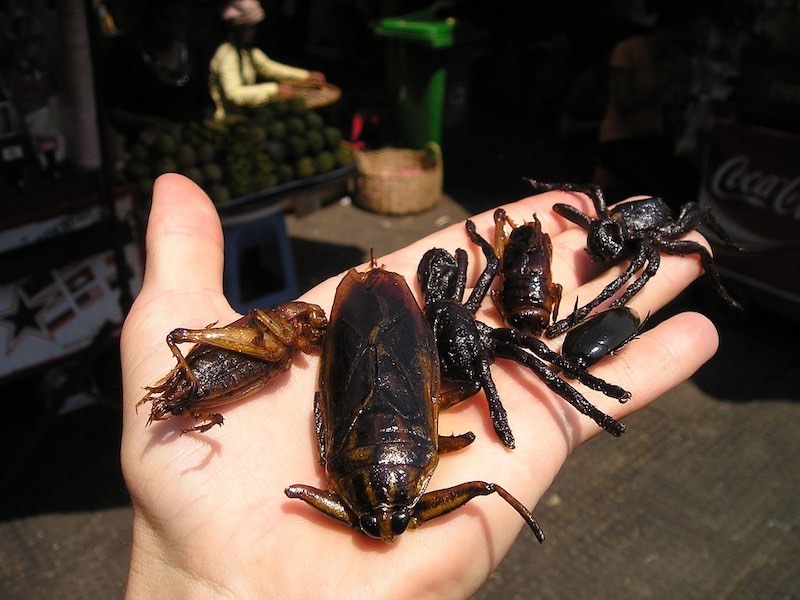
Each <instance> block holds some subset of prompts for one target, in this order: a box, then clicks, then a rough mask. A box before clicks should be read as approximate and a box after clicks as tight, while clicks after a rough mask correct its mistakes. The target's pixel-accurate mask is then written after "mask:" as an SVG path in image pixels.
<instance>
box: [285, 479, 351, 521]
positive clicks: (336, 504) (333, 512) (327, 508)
mask: <svg viewBox="0 0 800 600" xmlns="http://www.w3.org/2000/svg"><path fill="white" fill-rule="evenodd" d="M284 493H285V494H286V495H287V496H288V497H289V498H298V499H300V500H302V501H303V502H305V503H306V504H308V505H310V506H313V507H314V508H316V509H317V510H318V511H320V512H323V513H325V514H326V515H328V516H329V517H333V518H334V519H336V520H337V521H341V522H342V523H346V524H347V525H349V526H350V527H357V525H358V523H357V522H356V519H355V518H353V516H352V515H351V514H350V512H349V511H348V510H347V508H346V507H345V505H344V502H342V499H341V498H340V497H339V495H338V494H336V493H335V492H331V491H328V490H321V489H319V488H315V487H313V486H310V485H290V486H289V487H288V488H286V490H284Z"/></svg>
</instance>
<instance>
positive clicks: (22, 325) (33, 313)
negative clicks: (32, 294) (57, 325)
mask: <svg viewBox="0 0 800 600" xmlns="http://www.w3.org/2000/svg"><path fill="white" fill-rule="evenodd" d="M45 305H46V303H45V302H40V303H34V302H31V301H30V300H28V299H27V298H26V297H25V296H24V295H23V294H22V293H21V291H20V290H19V288H15V289H14V292H13V301H12V304H11V307H10V308H9V309H7V310H6V311H5V312H2V313H0V325H2V326H4V327H6V328H8V329H10V336H9V339H8V343H7V344H6V355H8V354H11V353H12V352H13V351H14V349H15V347H16V346H17V345H18V344H19V341H20V338H22V337H23V336H25V335H26V334H28V335H31V334H32V335H38V336H40V337H42V338H44V339H50V336H49V335H48V333H47V332H46V330H44V329H42V326H41V325H40V324H39V322H38V320H37V317H38V315H39V313H40V312H41V310H42V308H44V307H45Z"/></svg>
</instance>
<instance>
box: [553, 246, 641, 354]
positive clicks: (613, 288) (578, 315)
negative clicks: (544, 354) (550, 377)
mask: <svg viewBox="0 0 800 600" xmlns="http://www.w3.org/2000/svg"><path fill="white" fill-rule="evenodd" d="M646 259H647V251H646V249H645V248H644V246H643V245H642V246H640V248H639V250H638V251H637V252H636V254H635V255H634V257H633V258H632V259H631V262H630V264H629V265H628V267H627V268H626V269H625V271H624V272H623V273H622V274H621V275H620V276H619V277H617V278H616V279H614V281H612V282H611V283H609V284H608V285H607V286H606V287H604V288H603V289H602V291H601V292H600V293H599V294H597V296H595V298H594V299H593V300H591V301H590V302H588V303H586V304H584V305H583V306H582V307H581V308H578V309H577V310H574V311H572V313H571V314H569V315H567V316H566V317H564V318H563V319H560V320H558V321H556V322H555V323H553V324H551V325H550V326H549V327H548V328H547V329H545V330H544V335H545V337H547V338H549V339H552V338H554V337H556V336H558V335H561V334H562V333H564V332H565V331H567V329H569V328H570V327H573V326H574V325H576V324H577V323H580V322H581V321H582V320H583V319H585V318H586V317H587V316H588V315H589V313H590V312H592V311H593V310H594V309H595V308H597V307H598V306H600V304H602V303H603V302H605V301H606V300H608V299H609V298H611V296H613V295H614V294H616V293H617V292H618V291H619V290H620V288H621V287H622V286H623V285H624V283H625V282H626V281H628V280H629V279H630V278H631V277H633V275H634V273H636V271H638V270H639V269H641V268H642V266H643V265H644V263H645V260H646Z"/></svg>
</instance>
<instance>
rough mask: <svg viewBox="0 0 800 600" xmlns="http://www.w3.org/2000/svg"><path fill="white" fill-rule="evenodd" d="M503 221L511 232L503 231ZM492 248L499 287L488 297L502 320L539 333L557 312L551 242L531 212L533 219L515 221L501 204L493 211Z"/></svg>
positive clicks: (558, 291) (558, 292) (557, 289)
mask: <svg viewBox="0 0 800 600" xmlns="http://www.w3.org/2000/svg"><path fill="white" fill-rule="evenodd" d="M506 223H508V224H509V225H510V226H511V233H506V228H505V226H506ZM494 224H495V231H494V249H495V253H496V254H497V257H498V258H499V259H500V279H501V280H502V284H501V287H500V289H499V290H492V299H493V300H494V303H495V306H497V309H498V311H499V312H500V314H502V315H503V318H504V319H505V321H506V323H508V324H509V325H510V326H511V327H513V328H514V329H518V330H519V331H521V332H523V333H527V334H530V335H539V334H540V333H542V331H544V329H545V327H547V326H548V325H549V324H550V316H551V315H554V316H555V315H557V314H558V306H559V304H560V302H561V286H560V285H559V284H557V283H555V282H553V276H552V273H551V270H550V263H551V262H552V257H553V244H552V242H551V241H550V236H549V235H548V234H546V233H544V232H543V231H542V224H541V223H540V222H539V219H538V218H537V216H536V215H535V214H534V215H533V221H531V222H526V223H523V224H522V225H517V224H515V223H514V222H513V221H512V220H511V219H510V218H509V217H508V215H507V214H506V211H505V210H504V209H502V208H498V209H497V210H496V211H495V212H494Z"/></svg>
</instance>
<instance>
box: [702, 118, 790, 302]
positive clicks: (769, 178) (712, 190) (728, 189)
mask: <svg viewBox="0 0 800 600" xmlns="http://www.w3.org/2000/svg"><path fill="white" fill-rule="evenodd" d="M700 199H701V202H702V203H703V204H706V205H707V206H710V207H711V209H712V212H713V214H714V216H715V217H716V219H717V220H718V221H719V222H720V224H721V225H722V226H723V227H724V228H725V229H726V230H727V232H728V233H729V234H730V235H731V237H733V238H734V239H735V240H736V241H738V242H739V243H740V244H741V245H742V246H744V247H745V248H747V250H748V251H746V252H730V251H727V249H725V248H724V247H721V246H720V247H717V248H715V257H714V260H715V262H716V263H717V266H718V267H719V268H720V271H721V272H723V273H724V274H726V275H728V276H732V277H734V278H736V279H738V280H739V281H741V282H745V283H748V284H750V285H751V286H753V287H754V288H755V289H757V290H758V292H757V293H758V294H759V295H761V294H763V292H772V294H773V295H775V296H779V297H781V298H784V299H788V300H791V301H792V302H795V303H797V304H800V278H798V277H796V275H795V274H796V273H797V272H798V271H800V137H798V136H794V135H789V134H785V133H782V132H778V131H774V130H770V129H764V128H759V127H751V126H748V125H743V124H741V123H733V122H730V121H719V122H717V123H716V124H715V126H714V129H713V131H712V136H711V143H710V145H709V149H708V155H707V160H706V168H705V172H704V175H703V187H702V190H701V195H700ZM760 297H761V296H760Z"/></svg>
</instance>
